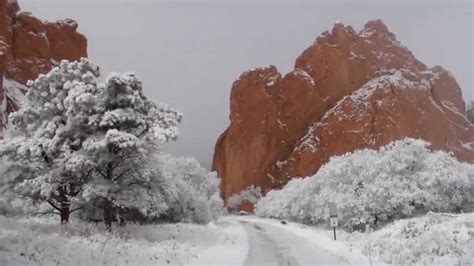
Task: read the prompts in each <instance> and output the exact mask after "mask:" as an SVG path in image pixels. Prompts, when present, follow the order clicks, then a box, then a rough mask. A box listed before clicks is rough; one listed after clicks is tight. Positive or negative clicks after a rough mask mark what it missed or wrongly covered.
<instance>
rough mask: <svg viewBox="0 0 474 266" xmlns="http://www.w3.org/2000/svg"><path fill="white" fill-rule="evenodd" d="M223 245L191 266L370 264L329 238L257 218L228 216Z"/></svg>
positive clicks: (208, 250)
mask: <svg viewBox="0 0 474 266" xmlns="http://www.w3.org/2000/svg"><path fill="white" fill-rule="evenodd" d="M219 227H222V228H223V230H225V231H226V233H225V236H224V237H223V238H222V239H221V242H220V243H215V245H214V246H210V247H208V248H206V249H205V250H203V252H202V253H201V252H198V254H199V255H198V257H197V258H196V260H192V261H190V264H191V265H196V264H199V265H245V266H250V265H285V266H286V265H349V264H351V265H353V264H359V265H362V264H363V265H368V264H369V260H368V259H367V258H366V257H365V256H362V255H360V254H358V252H357V251H354V250H348V248H347V247H346V246H344V245H342V244H341V243H338V242H334V241H333V240H332V239H330V238H329V237H328V236H327V235H326V234H322V233H320V232H319V233H318V232H317V231H314V230H311V229H309V228H304V227H302V226H301V225H297V224H293V223H288V224H281V223H280V222H279V221H277V220H271V219H260V218H257V217H254V216H227V217H224V218H221V221H220V223H219Z"/></svg>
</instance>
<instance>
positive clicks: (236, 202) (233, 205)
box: [227, 185, 262, 211]
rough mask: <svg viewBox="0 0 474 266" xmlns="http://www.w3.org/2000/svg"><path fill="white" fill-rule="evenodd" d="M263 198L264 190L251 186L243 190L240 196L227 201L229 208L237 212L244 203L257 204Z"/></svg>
mask: <svg viewBox="0 0 474 266" xmlns="http://www.w3.org/2000/svg"><path fill="white" fill-rule="evenodd" d="M261 197H262V189H261V188H260V187H255V186H254V185H251V186H249V187H248V188H247V189H245V190H242V191H241V192H240V193H239V194H234V195H232V196H230V197H229V198H228V199H227V208H229V210H231V211H236V210H237V209H238V208H239V206H240V204H241V203H242V202H248V203H251V204H255V203H257V202H258V200H259V199H260V198H261Z"/></svg>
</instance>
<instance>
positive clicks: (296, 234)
mask: <svg viewBox="0 0 474 266" xmlns="http://www.w3.org/2000/svg"><path fill="white" fill-rule="evenodd" d="M366 262H368V259H367V258H365V257H364V256H362V255H360V253H357V252H354V250H352V251H351V250H350V249H349V248H347V247H345V246H344V245H342V244H339V243H334V241H332V240H331V239H330V238H329V237H327V236H326V235H324V234H318V233H317V232H313V231H311V230H305V229H304V228H302V227H300V226H299V225H297V224H292V223H289V224H286V225H283V224H280V223H279V222H278V221H276V220H270V219H260V218H256V217H253V216H248V217H233V216H227V217H222V218H221V219H220V220H219V221H218V222H216V223H209V224H208V225H194V224H183V223H178V224H160V225H141V226H139V225H127V226H126V227H116V228H114V230H113V232H112V233H109V232H107V231H106V230H105V228H104V227H103V225H101V224H99V225H98V226H97V225H95V224H85V223H82V222H79V221H72V222H71V223H70V224H69V225H67V226H61V225H58V222H57V220H56V219H51V218H21V219H13V218H6V217H3V216H0V265H166V264H170V265H309V264H345V265H347V264H354V263H357V264H361V263H362V264H366Z"/></svg>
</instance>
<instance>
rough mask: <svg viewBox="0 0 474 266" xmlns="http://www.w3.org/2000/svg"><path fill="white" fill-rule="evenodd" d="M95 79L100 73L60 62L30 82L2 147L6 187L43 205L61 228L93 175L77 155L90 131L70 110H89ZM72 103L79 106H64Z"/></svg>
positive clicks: (86, 66)
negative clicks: (55, 213) (53, 213)
mask: <svg viewBox="0 0 474 266" xmlns="http://www.w3.org/2000/svg"><path fill="white" fill-rule="evenodd" d="M98 75H99V71H98V68H97V67H96V66H94V65H93V64H90V63H89V62H87V61H81V62H75V63H68V62H62V63H61V64H60V66H58V67H55V68H53V69H52V70H51V71H50V72H49V73H48V74H46V75H40V76H39V77H38V79H36V80H35V81H30V82H29V83H28V86H29V87H30V88H31V89H30V90H29V91H28V93H27V95H26V98H27V101H26V102H25V103H24V105H23V107H22V108H21V109H20V110H19V111H17V112H15V113H12V114H11V115H10V118H11V120H12V123H13V125H14V127H13V129H12V130H13V131H14V133H12V134H11V135H12V136H14V137H11V138H8V139H5V140H3V141H2V143H1V145H0V155H1V156H2V158H3V159H4V160H5V161H6V162H7V167H8V170H7V172H10V174H11V176H10V178H9V179H10V182H9V183H10V184H9V185H10V186H13V187H14V188H15V190H16V191H17V192H20V193H21V194H22V195H26V196H29V197H31V198H33V199H35V200H38V199H44V200H46V201H47V202H48V203H49V204H50V205H51V206H52V207H53V208H54V209H55V210H56V211H58V214H60V217H61V222H62V223H66V222H68V220H69V215H70V213H71V212H73V211H74V210H76V209H73V206H72V205H74V204H75V203H76V202H75V199H77V196H78V195H79V193H80V191H81V189H82V185H83V184H84V183H85V182H87V179H88V178H90V177H91V175H92V172H91V171H92V165H91V164H90V162H89V161H88V160H87V158H86V157H85V156H84V155H83V154H82V153H81V152H80V150H81V143H82V141H83V140H84V139H86V138H87V137H88V135H89V134H90V132H89V130H90V129H89V128H87V127H84V125H83V124H84V121H81V117H77V116H75V115H74V113H73V109H74V108H83V109H84V111H87V110H89V109H92V108H93V105H94V101H93V97H92V95H93V94H95V93H97V86H96V78H97V77H98ZM73 97H77V98H78V99H73ZM72 102H76V103H77V104H74V105H72V104H68V103H72ZM81 122H82V124H81ZM4 178H6V177H4ZM12 183H13V184H12Z"/></svg>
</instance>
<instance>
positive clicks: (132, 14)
mask: <svg viewBox="0 0 474 266" xmlns="http://www.w3.org/2000/svg"><path fill="white" fill-rule="evenodd" d="M382 2H383V3H382ZM20 5H21V6H22V9H23V10H26V11H31V12H32V13H34V14H35V15H37V16H39V17H41V18H43V19H47V20H54V19H59V18H66V17H67V18H73V19H75V20H76V21H78V22H79V31H80V32H82V33H84V34H85V35H86V36H87V38H88V40H89V48H88V50H89V57H90V58H91V59H93V61H94V62H95V63H97V64H98V65H100V66H101V69H102V73H103V74H107V73H108V72H110V71H119V72H125V71H134V72H136V73H137V74H138V75H139V76H140V77H141V78H142V79H143V81H144V85H145V92H146V94H147V95H148V96H149V97H151V98H153V99H155V100H157V101H159V102H164V103H167V104H170V105H172V106H173V107H175V108H177V109H179V110H180V111H182V112H183V113H184V121H183V124H182V125H181V127H180V138H179V139H178V142H176V143H173V144H171V145H168V147H167V148H166V149H167V150H168V151H169V152H170V153H172V154H174V155H189V156H195V157H197V158H198V159H199V160H201V161H202V162H203V163H205V164H206V165H208V164H209V163H210V162H211V161H212V153H213V150H214V144H215V141H216V139H217V137H218V136H219V135H220V133H221V132H222V131H223V130H224V129H225V128H226V127H227V125H228V115H229V94H230V88H231V84H232V82H233V81H234V80H235V79H237V78H238V76H239V75H240V74H241V73H242V72H243V71H245V70H247V69H249V68H253V67H256V66H266V65H270V64H273V65H276V66H277V68H278V69H279V70H280V72H282V73H286V72H288V71H289V70H290V69H291V68H292V67H293V64H294V61H295V59H296V57H297V56H298V55H299V54H300V53H301V52H302V51H303V50H304V49H305V48H306V47H308V46H309V45H310V44H311V43H312V42H313V40H314V39H315V38H316V37H317V36H318V35H319V34H320V33H321V32H323V31H324V30H327V29H329V28H330V27H331V26H332V25H333V24H334V23H335V22H338V21H339V22H342V23H344V24H346V25H352V26H353V27H354V28H355V29H356V30H359V29H360V28H361V27H362V26H363V25H364V24H365V22H367V21H368V20H371V19H376V18H381V19H382V20H383V21H384V22H385V23H386V25H387V26H388V27H389V29H390V30H391V31H392V32H394V33H395V34H396V36H397V38H398V39H399V40H400V41H401V42H402V43H403V44H404V45H405V46H407V47H408V48H409V49H411V51H412V52H413V53H414V54H415V56H416V57H417V58H418V59H420V60H421V61H422V62H424V63H425V64H427V65H428V66H433V65H441V66H443V67H445V68H446V69H448V70H449V71H451V72H452V73H453V74H454V76H455V77H456V79H457V81H458V83H459V84H460V86H461V87H462V89H463V96H464V99H465V100H471V99H474V92H473V90H474V85H473V78H472V74H473V61H474V57H473V4H472V2H471V1H464V2H458V1H456V2H454V3H453V2H446V1H442V2H436V3H433V1H430V2H415V1H403V2H400V1H370V0H369V1H347V2H343V1H327V2H322V1H291V2H290V1H278V2H276V1H265V0H261V1H243V2H242V1H240V2H239V1H231V0H226V1H207V2H199V1H166V2H165V1H151V0H149V1H132V0H130V1H111V0H108V1H107V0H95V1H79V0H61V1H59V0H56V1H52V0H41V1H40V0H23V1H22V0H20Z"/></svg>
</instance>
